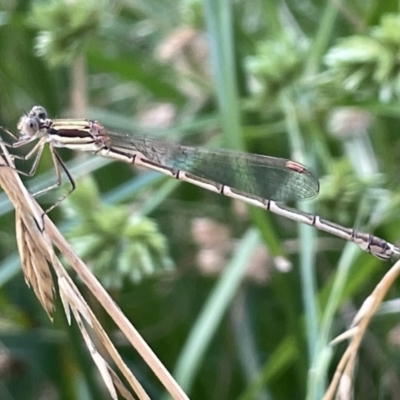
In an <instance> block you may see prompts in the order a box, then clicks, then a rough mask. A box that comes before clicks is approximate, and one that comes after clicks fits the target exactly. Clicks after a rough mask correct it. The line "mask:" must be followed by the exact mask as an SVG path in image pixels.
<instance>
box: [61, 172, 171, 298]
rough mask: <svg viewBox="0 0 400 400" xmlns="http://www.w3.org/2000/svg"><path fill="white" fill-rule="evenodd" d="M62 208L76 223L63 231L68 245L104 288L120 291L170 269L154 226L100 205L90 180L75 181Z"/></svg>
mask: <svg viewBox="0 0 400 400" xmlns="http://www.w3.org/2000/svg"><path fill="white" fill-rule="evenodd" d="M62 208H63V209H65V210H66V214H67V216H68V218H73V220H75V221H78V222H77V224H76V225H74V226H73V227H71V229H69V230H68V232H67V237H68V238H69V239H70V243H71V244H72V245H73V246H74V248H75V249H76V251H77V253H78V254H79V256H80V257H81V258H82V259H84V260H86V262H87V264H88V265H89V267H90V268H91V269H92V271H93V272H94V274H95V275H96V276H97V277H98V278H99V279H100V281H101V282H102V283H103V285H104V286H105V287H106V288H109V289H114V290H116V289H121V286H122V285H123V283H124V282H125V283H127V282H132V283H140V281H141V280H142V279H143V278H145V277H150V276H154V275H156V274H158V275H159V274H161V273H163V272H166V271H168V270H170V269H171V268H172V266H173V263H172V260H171V259H170V257H169V255H168V250H167V243H166V239H165V237H164V236H163V235H162V234H161V233H160V232H159V231H158V229H157V225H156V223H155V222H154V221H152V220H151V219H149V218H147V217H144V216H140V215H138V214H137V212H135V211H134V210H133V212H132V211H130V210H129V207H128V206H121V205H118V206H115V205H105V204H103V203H101V200H100V199H99V194H98V190H97V188H96V185H95V183H94V181H93V180H92V179H90V178H85V179H83V180H81V181H79V185H78V188H77V189H76V191H75V193H73V195H71V196H70V197H69V198H68V199H67V200H66V201H65V202H64V204H62Z"/></svg>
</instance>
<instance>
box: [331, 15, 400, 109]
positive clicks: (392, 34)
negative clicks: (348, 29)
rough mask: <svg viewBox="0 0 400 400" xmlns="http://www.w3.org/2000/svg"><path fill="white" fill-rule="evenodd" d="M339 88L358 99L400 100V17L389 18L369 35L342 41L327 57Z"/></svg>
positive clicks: (381, 21) (347, 38)
mask: <svg viewBox="0 0 400 400" xmlns="http://www.w3.org/2000/svg"><path fill="white" fill-rule="evenodd" d="M324 60H325V63H326V65H327V67H328V71H327V73H328V74H329V75H330V76H331V77H332V79H333V80H334V81H335V85H336V86H337V87H339V88H342V90H343V91H344V92H346V93H348V94H351V95H352V96H354V97H355V98H358V99H360V100H361V99H364V100H366V99H372V98H379V99H380V101H383V102H388V101H390V100H399V99H400V14H386V15H383V16H382V17H381V20H380V23H379V25H378V26H375V27H373V28H371V29H370V31H369V34H368V35H353V36H348V37H346V38H343V39H341V40H339V42H338V44H336V45H335V46H333V47H332V48H331V49H330V50H329V51H328V52H327V54H326V56H325V58H324Z"/></svg>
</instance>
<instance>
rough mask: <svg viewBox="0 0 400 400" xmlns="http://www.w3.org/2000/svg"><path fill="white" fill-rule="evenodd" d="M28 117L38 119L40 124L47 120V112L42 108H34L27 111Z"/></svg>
mask: <svg viewBox="0 0 400 400" xmlns="http://www.w3.org/2000/svg"><path fill="white" fill-rule="evenodd" d="M28 117H32V118H38V119H39V121H40V122H42V121H44V120H45V119H46V118H47V111H46V109H45V108H44V107H42V106H34V107H32V110H31V111H29V113H28Z"/></svg>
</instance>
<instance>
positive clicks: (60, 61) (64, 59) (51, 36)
mask: <svg viewBox="0 0 400 400" xmlns="http://www.w3.org/2000/svg"><path fill="white" fill-rule="evenodd" d="M110 5H111V3H110V2H109V1H107V0H88V1H71V2H65V1H62V0H51V1H48V2H41V1H37V2H34V3H33V6H32V12H31V13H30V14H29V16H28V19H27V22H28V24H29V25H30V26H31V27H33V28H35V29H37V30H38V31H39V34H38V36H37V37H36V41H35V48H36V52H37V54H38V55H39V56H41V57H43V58H45V59H46V60H47V61H48V63H49V64H50V65H51V66H53V67H55V66H60V65H68V64H69V63H70V62H71V61H72V60H73V59H74V58H75V57H76V56H77V55H78V54H80V53H82V52H83V51H84V50H85V47H86V46H87V45H88V43H89V41H90V40H91V39H92V38H93V37H94V35H95V34H96V33H98V31H99V30H100V28H101V27H102V26H103V25H105V24H106V23H111V18H112V13H111V12H110V11H111V7H110Z"/></svg>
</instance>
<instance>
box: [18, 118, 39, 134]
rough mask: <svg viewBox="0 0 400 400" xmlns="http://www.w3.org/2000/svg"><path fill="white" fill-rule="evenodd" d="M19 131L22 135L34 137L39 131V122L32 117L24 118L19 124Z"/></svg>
mask: <svg viewBox="0 0 400 400" xmlns="http://www.w3.org/2000/svg"><path fill="white" fill-rule="evenodd" d="M18 130H19V131H20V132H21V134H22V135H26V136H34V135H36V133H38V131H39V121H38V120H37V118H33V117H31V116H25V117H22V118H21V120H20V121H19V124H18Z"/></svg>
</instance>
